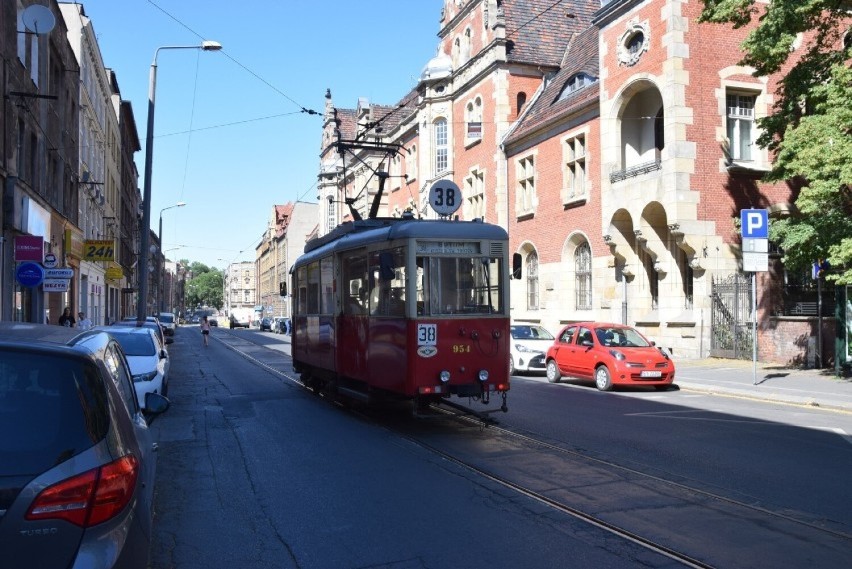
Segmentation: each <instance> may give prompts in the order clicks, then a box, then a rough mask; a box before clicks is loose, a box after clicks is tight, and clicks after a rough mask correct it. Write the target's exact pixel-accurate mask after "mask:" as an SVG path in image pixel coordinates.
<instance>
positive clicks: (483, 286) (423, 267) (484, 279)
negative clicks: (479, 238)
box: [417, 257, 503, 316]
mask: <svg viewBox="0 0 852 569" xmlns="http://www.w3.org/2000/svg"><path fill="white" fill-rule="evenodd" d="M500 263H501V261H500V259H497V258H491V259H489V258H478V257H476V258H472V259H471V258H456V257H418V258H417V313H418V314H420V315H432V316H434V315H441V314H499V313H502V312H503V295H502V291H501V290H500Z"/></svg>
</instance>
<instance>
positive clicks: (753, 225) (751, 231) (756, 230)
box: [740, 209, 769, 239]
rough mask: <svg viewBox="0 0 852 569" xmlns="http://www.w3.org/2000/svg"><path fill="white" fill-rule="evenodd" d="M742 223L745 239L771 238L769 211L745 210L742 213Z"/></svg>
mask: <svg viewBox="0 0 852 569" xmlns="http://www.w3.org/2000/svg"><path fill="white" fill-rule="evenodd" d="M740 221H741V225H742V231H743V237H744V238H746V239H768V238H769V212H768V211H767V210H765V209H744V210H742V211H741V212H740Z"/></svg>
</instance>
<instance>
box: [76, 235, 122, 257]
mask: <svg viewBox="0 0 852 569" xmlns="http://www.w3.org/2000/svg"><path fill="white" fill-rule="evenodd" d="M83 259H84V260H86V261H113V260H115V241H114V240H113V239H86V241H84V242H83Z"/></svg>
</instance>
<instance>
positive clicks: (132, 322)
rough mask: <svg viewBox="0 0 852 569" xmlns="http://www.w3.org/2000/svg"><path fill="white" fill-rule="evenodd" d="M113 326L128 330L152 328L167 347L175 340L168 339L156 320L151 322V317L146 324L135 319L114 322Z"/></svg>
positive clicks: (169, 337)
mask: <svg viewBox="0 0 852 569" xmlns="http://www.w3.org/2000/svg"><path fill="white" fill-rule="evenodd" d="M113 326H120V327H128V328H150V329H151V330H153V331H155V332H156V333H157V335H158V336H159V338H160V343H161V344H163V345H164V346H165V345H168V344H172V343H174V338H172V337H171V336H168V337H166V334H165V333H164V332H163V327H162V326H160V324H159V323H158V322H157V321H156V319H155V320H151V319H150V317H149V319H148V320H146V321H145V322H138V321H137V320H136V319H135V318H132V319H130V320H128V319H127V318H125V319H124V320H119V321H118V322H114V323H113Z"/></svg>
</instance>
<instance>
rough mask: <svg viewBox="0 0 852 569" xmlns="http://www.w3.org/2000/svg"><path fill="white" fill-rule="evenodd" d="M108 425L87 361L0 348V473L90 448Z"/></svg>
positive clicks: (32, 468) (35, 467)
mask: <svg viewBox="0 0 852 569" xmlns="http://www.w3.org/2000/svg"><path fill="white" fill-rule="evenodd" d="M108 426H109V415H108V410H107V402H106V391H105V386H104V384H103V381H102V379H101V375H100V372H99V370H98V368H97V366H95V365H94V364H93V363H92V362H90V361H86V360H85V359H83V358H73V357H67V356H62V355H52V354H44V353H41V352H29V351H20V350H15V351H12V350H11V349H7V348H0V476H11V475H25V474H28V475H36V474H39V473H41V472H44V471H45V470H48V469H49V468H51V467H53V466H55V465H57V464H60V463H62V462H64V461H66V460H68V459H69V458H71V457H73V456H75V455H77V454H79V453H81V452H83V451H84V450H86V449H88V448H90V447H92V446H93V445H94V444H95V443H97V442H98V441H100V440H101V439H103V438H104V436H105V435H106V432H107V428H108Z"/></svg>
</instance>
